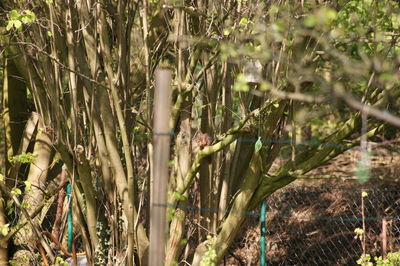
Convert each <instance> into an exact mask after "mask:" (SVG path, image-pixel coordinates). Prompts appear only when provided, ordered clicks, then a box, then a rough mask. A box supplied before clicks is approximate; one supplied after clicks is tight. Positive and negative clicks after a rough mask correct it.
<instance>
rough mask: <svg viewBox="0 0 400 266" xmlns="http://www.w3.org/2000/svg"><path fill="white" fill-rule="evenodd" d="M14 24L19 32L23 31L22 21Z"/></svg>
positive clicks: (16, 21) (15, 21)
mask: <svg viewBox="0 0 400 266" xmlns="http://www.w3.org/2000/svg"><path fill="white" fill-rule="evenodd" d="M13 24H14V27H15V28H16V29H17V30H19V29H21V27H22V22H21V21H20V20H14V22H13Z"/></svg>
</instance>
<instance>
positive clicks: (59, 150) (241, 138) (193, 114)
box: [0, 0, 400, 265]
mask: <svg viewBox="0 0 400 266" xmlns="http://www.w3.org/2000/svg"><path fill="white" fill-rule="evenodd" d="M318 2H320V1H259V0H247V1H243V0H242V1H236V0H224V1H206V0H194V1H183V0H182V1H181V0H177V1H147V0H143V1H135V0H119V1H112V0H99V1H92V0H87V1H80V0H75V1H73V0H61V1H54V2H53V1H52V0H30V1H24V2H21V1H13V0H3V1H2V2H1V3H0V8H1V10H0V12H1V13H0V15H1V23H2V25H1V26H4V27H3V28H2V29H1V36H0V37H1V51H0V52H1V59H2V61H3V69H2V70H3V77H2V80H3V82H2V99H3V105H2V108H3V109H2V111H3V112H2V118H3V119H2V120H3V123H4V131H2V132H1V133H2V134H3V136H4V137H5V143H4V145H5V149H4V154H5V158H6V162H7V163H6V164H5V168H4V169H3V175H4V177H5V179H3V178H1V179H2V180H1V193H2V196H3V198H4V199H5V200H4V201H1V202H0V227H1V229H2V233H4V234H3V235H2V236H1V239H0V240H1V241H0V264H4V263H6V262H7V261H8V260H14V261H19V262H20V263H26V261H27V260H31V261H37V260H41V259H42V258H38V257H37V256H35V255H34V254H35V253H37V252H38V248H40V247H42V249H41V250H42V251H43V253H46V255H47V257H48V258H49V259H50V260H53V261H54V260H55V258H56V257H57V256H58V254H59V251H58V249H56V248H55V247H54V246H51V245H48V244H47V242H46V237H45V236H44V235H42V234H41V233H40V231H43V230H47V231H53V233H54V231H60V230H61V232H63V231H64V227H62V225H64V224H65V223H63V222H62V223H61V228H59V226H60V225H58V224H57V223H55V221H54V220H55V219H56V217H55V210H54V208H55V206H56V205H57V200H55V198H56V196H57V195H60V194H59V193H58V191H59V190H60V189H61V188H62V187H63V185H64V183H65V182H64V181H63V180H62V179H63V178H62V175H60V173H61V166H62V165H63V164H65V165H66V168H67V171H68V181H69V182H70V183H71V184H72V185H73V213H74V232H75V234H80V239H81V240H82V245H81V247H80V248H81V250H82V251H83V250H84V251H85V252H86V255H87V257H88V258H89V260H90V262H91V263H95V264H98V265H106V264H109V265H119V264H121V263H123V262H124V261H126V262H127V264H128V265H133V264H134V263H136V264H138V265H145V264H146V262H147V256H148V252H147V250H148V244H149V241H148V233H149V228H148V221H149V217H148V210H149V207H150V206H149V191H150V186H149V184H151V182H150V181H151V177H152V174H151V171H150V169H151V166H152V163H153V162H152V161H151V154H152V144H151V136H152V133H153V132H152V101H153V89H154V88H153V85H154V83H153V73H154V70H155V69H156V68H157V67H163V68H169V69H171V70H172V71H173V74H174V79H173V110H172V119H171V121H170V124H171V130H172V131H173V132H174V134H173V149H172V153H171V176H170V186H169V194H168V195H169V196H168V204H169V206H174V207H176V208H169V222H168V226H169V232H170V233H169V236H168V243H167V247H166V250H167V257H166V264H167V265H171V264H173V263H174V262H181V261H187V262H190V263H191V264H192V265H200V264H201V262H203V263H206V262H209V263H217V262H218V261H220V260H221V259H222V258H223V257H224V256H225V253H226V252H227V249H228V248H229V245H230V244H231V243H232V241H233V240H234V237H235V235H236V233H237V232H238V230H239V229H240V226H241V224H242V223H243V221H244V219H245V216H244V215H243V212H245V211H250V210H253V209H254V208H255V207H256V206H258V204H259V203H260V202H261V201H262V200H263V199H264V198H266V197H267V196H268V195H270V194H271V193H273V192H274V191H275V190H277V189H279V188H281V187H283V186H285V185H287V184H289V183H290V182H292V181H294V180H295V179H296V178H297V177H298V176H301V175H303V174H305V173H306V172H308V171H310V170H312V169H314V168H316V167H318V166H319V165H321V164H323V163H325V162H327V161H329V160H330V159H331V158H333V157H335V156H337V155H338V154H340V153H341V152H343V151H344V150H345V148H348V147H352V146H354V145H358V144H359V142H360V135H361V129H362V127H361V125H362V124H363V125H364V127H363V131H362V132H363V134H364V135H366V136H375V135H377V134H379V133H381V132H383V130H384V127H383V125H384V123H383V122H382V121H387V122H389V123H391V124H394V125H399V122H398V121H399V120H398V119H397V118H396V117H395V116H393V115H391V114H390V113H397V112H398V111H399V110H398V106H399V104H398V99H399V97H398V96H399V94H400V90H399V86H398V81H397V80H398V71H399V63H400V60H399V59H400V57H399V55H398V51H399V45H398V37H399V34H400V32H399V30H398V29H399V24H400V17H399V15H398V14H399V12H398V11H399V10H398V6H397V3H396V2H390V1H389V2H388V1H381V2H379V1H367V0H352V1H328V2H324V3H318ZM248 71H250V72H253V75H254V76H255V79H254V80H252V81H250V80H248V78H249V76H248V75H247V74H248V73H247V72H248ZM258 71H260V72H258ZM379 110H386V111H388V112H386V113H383V112H381V111H379ZM360 111H363V113H364V114H365V115H364V116H363V118H364V119H362V116H361V115H360ZM368 118H369V119H368ZM376 118H378V119H376ZM327 121H329V123H326V122H327ZM321 125H322V126H321ZM200 132H201V133H200ZM385 132H386V134H388V133H390V130H388V129H385ZM196 133H197V134H196ZM205 134H207V135H205ZM196 136H197V138H196ZM257 139H258V140H259V141H256V140H257ZM288 139H290V141H289V143H290V145H285V143H288V142H287V140H288ZM249 140H254V141H249ZM308 140H310V141H313V142H312V143H313V145H298V144H299V143H300V142H301V141H308ZM315 141H318V142H315ZM17 155H19V156H17ZM279 156H283V157H284V159H285V160H284V161H285V163H284V164H282V165H280V166H279V167H278V168H276V169H277V170H274V171H270V168H271V166H272V164H273V163H274V161H275V159H276V158H277V157H279ZM3 175H2V176H1V177H3ZM61 202H62V201H61ZM61 205H62V204H61ZM193 205H195V206H198V207H200V209H201V210H203V211H199V213H198V214H196V216H197V218H198V219H196V220H194V219H190V220H188V219H186V218H187V216H188V215H192V216H191V218H193V212H191V211H189V210H191V208H185V206H193ZM209 209H219V212H216V213H211V212H207V211H204V210H209ZM65 217H66V215H65V213H64V215H62V217H59V218H62V220H63V221H65V219H66V218H65ZM21 228H23V229H26V230H21ZM63 235H64V237H63ZM208 235H209V237H207V236H208ZM59 238H60V240H62V239H65V234H63V233H61V234H60V236H59ZM32 239H34V240H35V241H32Z"/></svg>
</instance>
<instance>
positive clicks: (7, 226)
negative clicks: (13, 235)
mask: <svg viewBox="0 0 400 266" xmlns="http://www.w3.org/2000/svg"><path fill="white" fill-rule="evenodd" d="M9 231H10V224H5V225H3V226H2V227H1V234H2V235H3V236H6V235H7V234H8V232H9Z"/></svg>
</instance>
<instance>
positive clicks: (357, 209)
mask: <svg viewBox="0 0 400 266" xmlns="http://www.w3.org/2000/svg"><path fill="white" fill-rule="evenodd" d="M365 192H367V194H364V196H365V195H366V196H365V197H364V200H363V201H364V203H362V189H361V188H358V187H357V188H356V187H352V186H345V187H343V186H341V187H335V186H334V185H331V186H330V185H323V186H298V185H290V186H288V187H287V188H285V189H282V190H281V191H278V192H276V193H274V194H273V195H272V196H271V197H269V198H268V199H267V214H266V215H267V219H266V239H267V250H266V257H267V265H357V263H356V261H357V259H359V258H360V256H361V254H363V244H362V241H361V238H360V237H359V236H358V237H357V235H356V233H355V232H354V231H355V229H356V228H361V229H362V228H363V221H364V223H365V227H364V228H365V234H364V235H365V252H366V253H368V254H371V256H372V257H373V256H381V255H382V254H383V253H387V252H395V251H398V250H399V247H400V242H399V241H400V238H399V237H400V217H399V216H400V197H399V196H400V186H398V185H397V186H393V187H390V188H378V189H365ZM362 208H364V216H363V215H362ZM258 219H259V217H257V216H256V215H253V216H252V217H251V218H249V219H248V223H249V224H248V226H246V228H247V230H245V231H246V232H243V234H242V235H241V236H239V238H238V239H240V238H242V240H241V241H239V242H237V244H236V246H235V247H233V249H232V252H231V253H232V255H233V256H234V257H236V258H234V259H233V260H232V259H231V260H230V261H231V263H235V262H234V261H235V260H236V261H237V264H246V265H248V264H251V265H257V264H258V260H257V258H258V256H259V253H258V252H259V251H258V250H257V247H258V243H256V245H254V246H253V247H252V245H251V242H252V241H253V242H254V241H255V242H257V241H256V240H257V239H259V237H258V236H259V232H258V230H257V228H258V227H257V226H256V225H257V223H258ZM249 225H250V226H249ZM251 225H253V227H252V226H251ZM249 228H253V229H254V230H253V233H251V229H249ZM383 246H385V247H383ZM245 247H248V248H250V249H251V248H253V249H254V250H253V253H252V254H250V257H251V258H250V259H251V260H252V261H249V254H246V253H247V252H249V250H247V251H246V250H244V248H245ZM250 253H251V252H250Z"/></svg>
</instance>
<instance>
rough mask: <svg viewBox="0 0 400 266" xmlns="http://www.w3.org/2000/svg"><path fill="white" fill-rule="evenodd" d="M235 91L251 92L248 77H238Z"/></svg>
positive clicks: (234, 87) (241, 74) (241, 75)
mask: <svg viewBox="0 0 400 266" xmlns="http://www.w3.org/2000/svg"><path fill="white" fill-rule="evenodd" d="M233 90H235V91H249V85H248V84H247V81H246V77H245V76H244V74H243V73H240V74H239V75H238V76H237V77H236V82H235V85H234V86H233Z"/></svg>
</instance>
